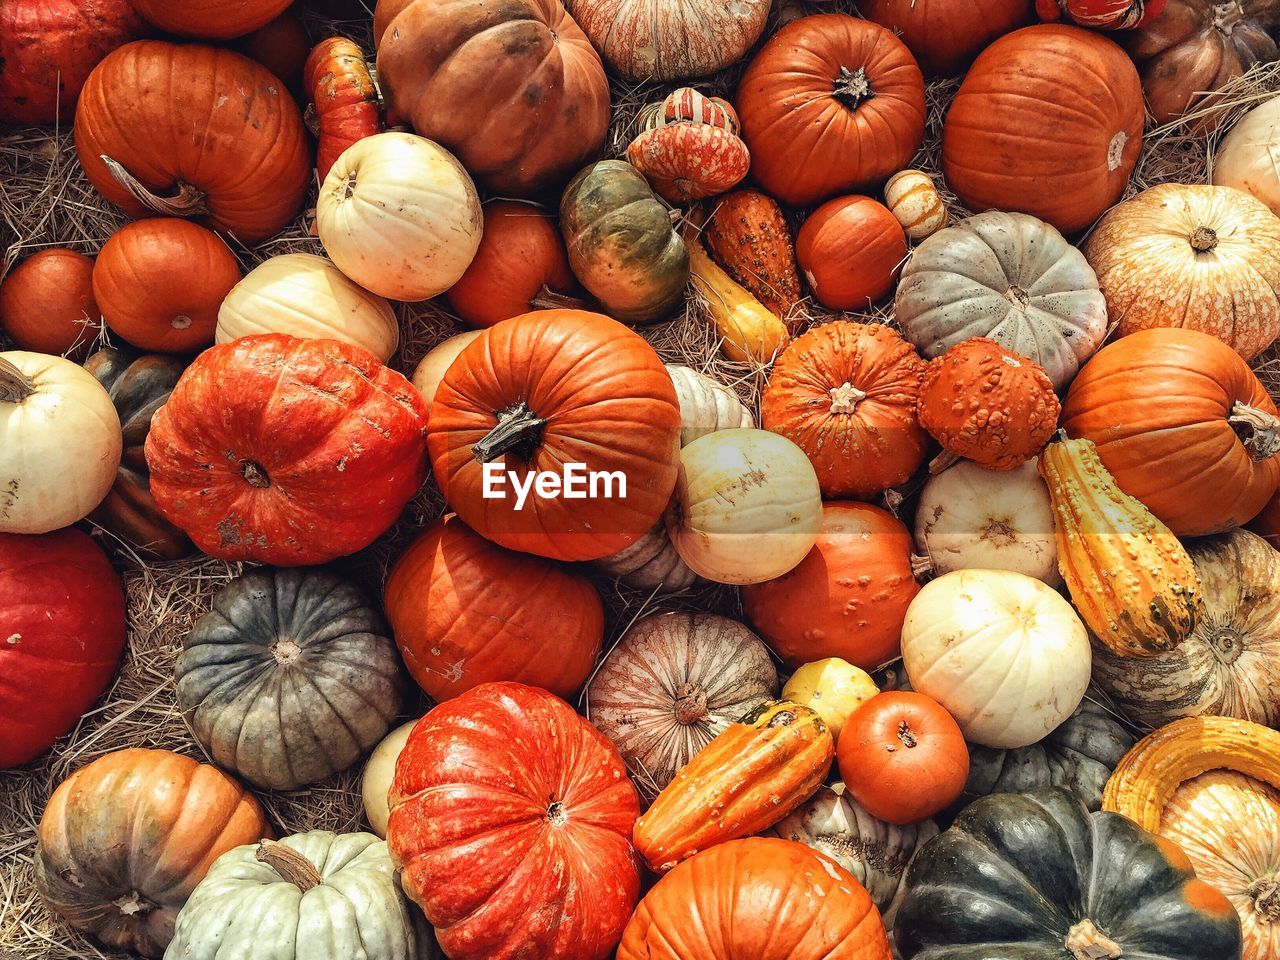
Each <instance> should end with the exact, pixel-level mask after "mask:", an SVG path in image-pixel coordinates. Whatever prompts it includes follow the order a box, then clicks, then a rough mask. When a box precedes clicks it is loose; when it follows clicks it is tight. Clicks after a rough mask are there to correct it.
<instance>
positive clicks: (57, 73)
mask: <svg viewBox="0 0 1280 960" xmlns="http://www.w3.org/2000/svg"><path fill="white" fill-rule="evenodd" d="M141 33H142V21H141V19H140V18H139V17H138V14H137V13H136V12H135V11H134V6H133V3H132V2H131V0H87V2H86V0H9V2H6V3H5V5H4V9H3V10H0V63H3V64H4V65H5V69H4V71H3V72H0V123H14V124H25V123H54V122H55V121H58V120H63V121H65V119H66V118H68V117H70V116H71V112H72V108H73V107H74V106H75V103H76V98H77V97H78V96H79V95H80V88H81V87H82V86H83V85H84V81H85V78H86V77H87V76H89V71H90V70H92V69H93V68H94V66H95V65H96V64H97V63H98V61H99V60H101V59H102V58H103V57H104V56H106V55H107V54H108V53H110V52H111V51H112V50H114V49H115V48H116V47H118V46H120V45H121V44H122V43H128V42H129V41H130V40H134V39H137V37H138V36H140V35H141Z"/></svg>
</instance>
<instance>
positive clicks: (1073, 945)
mask: <svg viewBox="0 0 1280 960" xmlns="http://www.w3.org/2000/svg"><path fill="white" fill-rule="evenodd" d="M1062 945H1063V946H1064V947H1066V948H1067V949H1068V950H1070V951H1071V955H1072V956H1073V957H1075V960H1116V958H1118V957H1123V956H1124V951H1123V950H1122V949H1120V944H1118V943H1116V942H1115V941H1114V940H1112V939H1111V938H1109V937H1108V936H1107V935H1106V934H1104V933H1103V932H1102V931H1101V930H1099V929H1098V927H1097V925H1096V924H1094V922H1093V921H1092V920H1090V919H1089V918H1088V917H1085V918H1084V919H1083V920H1081V921H1080V922H1079V923H1077V924H1076V925H1075V926H1074V927H1072V928H1071V929H1070V930H1068V931H1067V939H1066V940H1064V941H1063V943H1062Z"/></svg>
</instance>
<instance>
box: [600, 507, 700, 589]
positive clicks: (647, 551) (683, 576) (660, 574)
mask: <svg viewBox="0 0 1280 960" xmlns="http://www.w3.org/2000/svg"><path fill="white" fill-rule="evenodd" d="M591 565H592V566H593V567H595V569H597V570H599V571H600V572H601V573H603V574H604V575H605V576H607V577H616V578H617V579H619V580H621V581H622V582H623V583H625V584H626V585H627V586H628V587H633V588H635V589H636V590H656V591H657V592H658V593H678V592H679V591H681V590H687V589H688V588H689V587H691V586H693V585H694V584H695V583H698V582H699V581H700V579H701V578H700V577H699V576H698V575H697V574H696V573H694V572H693V571H692V570H690V569H689V565H688V564H687V563H685V562H684V561H683V560H681V559H680V554H679V553H677V552H676V548H675V544H673V543H672V542H671V537H670V536H669V535H668V534H667V525H666V523H664V522H663V519H662V517H659V518H658V522H657V523H655V524H654V525H653V526H652V527H650V528H649V530H648V531H647V532H646V533H645V534H644V535H643V536H642V537H640V539H638V540H637V541H636V542H635V543H633V544H631V546H629V547H623V548H622V549H621V550H619V551H618V552H617V553H615V554H614V555H613V556H611V557H605V558H604V559H602V560H596V561H594V562H593V563H592V564H591Z"/></svg>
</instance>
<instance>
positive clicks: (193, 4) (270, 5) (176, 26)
mask: <svg viewBox="0 0 1280 960" xmlns="http://www.w3.org/2000/svg"><path fill="white" fill-rule="evenodd" d="M291 2H292V0H182V2H181V3H175V2H174V0H133V6H134V9H135V10H137V11H138V13H140V14H142V17H143V19H144V20H146V21H147V22H148V23H150V24H151V25H152V26H155V27H159V28H160V29H161V30H163V31H165V32H166V33H176V34H177V35H178V36H180V37H197V38H201V39H204V38H208V39H211V40H229V39H231V38H232V37H242V36H244V35H245V34H246V33H250V32H252V31H254V30H257V29H258V28H259V27H264V26H266V25H267V24H268V23H270V22H271V21H272V20H274V19H275V18H276V17H277V16H279V15H280V14H281V13H283V12H284V10H285V8H286V7H287V6H289V4H290V3H291Z"/></svg>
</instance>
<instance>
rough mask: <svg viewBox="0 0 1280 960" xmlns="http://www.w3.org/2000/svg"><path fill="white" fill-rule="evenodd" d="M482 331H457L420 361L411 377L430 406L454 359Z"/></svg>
mask: <svg viewBox="0 0 1280 960" xmlns="http://www.w3.org/2000/svg"><path fill="white" fill-rule="evenodd" d="M482 333H484V331H483V330H467V331H466V332H465V333H455V334H454V335H453V336H452V337H450V338H449V339H448V340H444V341H441V342H440V343H438V344H436V345H435V346H434V347H432V348H431V351H430V352H429V353H428V354H427V355H426V356H425V357H423V358H422V359H421V360H419V361H418V365H417V366H416V367H414V369H413V377H412V378H411V379H412V380H413V385H414V386H415V387H417V388H418V392H419V393H420V394H422V399H423V400H425V401H427V406H428V407H429V406H431V402H432V401H433V400H435V398H436V390H438V389H439V387H440V382H441V381H442V380H444V375H445V374H446V373H448V372H449V367H450V366H451V365H452V364H453V361H455V360H457V359H458V354H460V353H462V351H463V350H465V349H466V348H467V345H468V344H469V343H471V341H472V340H474V339H475V338H476V337H478V336H480V334H482Z"/></svg>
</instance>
